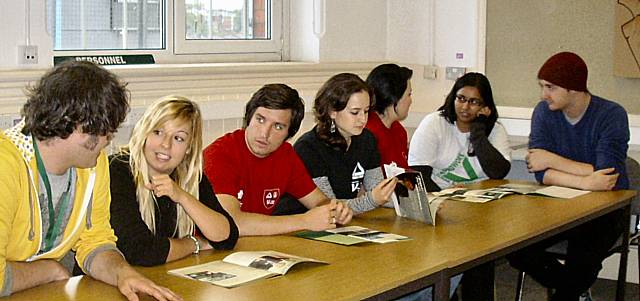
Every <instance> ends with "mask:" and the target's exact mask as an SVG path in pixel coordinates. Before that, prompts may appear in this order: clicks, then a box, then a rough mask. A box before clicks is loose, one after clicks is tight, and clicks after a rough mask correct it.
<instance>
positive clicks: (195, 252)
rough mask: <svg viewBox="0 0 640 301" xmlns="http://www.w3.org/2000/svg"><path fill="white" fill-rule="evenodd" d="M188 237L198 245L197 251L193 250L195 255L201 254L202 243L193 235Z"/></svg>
mask: <svg viewBox="0 0 640 301" xmlns="http://www.w3.org/2000/svg"><path fill="white" fill-rule="evenodd" d="M187 237H188V238H190V239H191V240H193V243H194V244H195V245H196V249H195V250H193V254H198V253H200V242H199V241H198V239H197V238H195V237H194V236H193V235H187Z"/></svg>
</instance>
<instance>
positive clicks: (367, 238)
mask: <svg viewBox="0 0 640 301" xmlns="http://www.w3.org/2000/svg"><path fill="white" fill-rule="evenodd" d="M296 236H298V237H302V238H307V239H314V240H320V241H326V242H331V243H334V244H340V245H347V246H350V245H355V244H359V243H363V242H374V243H380V244H385V243H390V242H396V241H401V240H408V239H410V238H408V237H406V236H402V235H398V234H393V233H385V232H382V231H378V230H371V229H368V228H365V227H360V226H349V227H340V228H335V229H329V230H325V231H301V232H298V233H296Z"/></svg>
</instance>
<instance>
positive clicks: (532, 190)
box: [434, 183, 590, 203]
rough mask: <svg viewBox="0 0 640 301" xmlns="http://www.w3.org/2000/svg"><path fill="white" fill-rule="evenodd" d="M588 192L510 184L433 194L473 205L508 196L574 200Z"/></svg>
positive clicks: (555, 187)
mask: <svg viewBox="0 0 640 301" xmlns="http://www.w3.org/2000/svg"><path fill="white" fill-rule="evenodd" d="M589 192H590V191H586V190H578V189H573V188H567V187H560V186H541V185H537V184H520V183H510V184H504V185H500V186H497V187H493V188H489V189H475V190H474V189H468V188H448V189H444V190H441V191H439V192H435V193H434V195H437V196H438V197H445V198H449V199H453V200H460V201H466V202H473V203H485V202H488V201H492V200H497V199H499V198H502V197H504V196H506V195H509V194H514V193H516V194H530V195H541V196H549V197H554V198H561V199H570V198H575V197H578V196H581V195H584V194H587V193H589Z"/></svg>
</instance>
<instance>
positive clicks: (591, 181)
mask: <svg viewBox="0 0 640 301" xmlns="http://www.w3.org/2000/svg"><path fill="white" fill-rule="evenodd" d="M587 74H588V71H587V65H586V64H585V62H584V61H583V60H582V58H580V57H579V56H578V55H576V54H575V53H571V52H561V53H557V54H555V55H553V56H552V57H550V58H549V59H548V60H547V61H546V62H545V63H544V65H542V67H541V68H540V71H539V72H538V82H539V84H540V87H541V89H542V101H540V103H538V105H537V106H536V108H535V109H534V111H533V116H532V118H531V133H530V135H529V153H528V155H527V158H526V159H527V166H528V168H529V172H533V173H535V177H536V179H537V180H538V182H540V183H543V184H546V185H558V186H567V187H573V188H578V189H583V190H592V191H597V190H600V191H602V190H616V189H627V188H628V187H629V180H628V178H627V174H626V170H625V160H626V158H627V149H628V142H629V123H628V120H627V112H626V111H625V110H624V108H622V106H620V105H618V104H617V103H615V102H612V101H609V100H606V99H603V98H601V97H598V96H595V95H592V94H591V93H590V92H589V90H587ZM623 227H624V223H623V219H622V211H621V210H617V211H614V212H612V213H609V214H607V215H605V216H602V217H600V218H598V219H595V220H593V221H590V222H588V223H586V224H584V225H581V226H579V227H577V228H575V229H573V230H570V231H568V232H566V233H562V234H560V235H558V236H556V237H553V238H551V239H548V240H545V241H543V242H540V243H538V244H536V245H533V246H531V247H529V248H526V249H524V250H522V251H520V252H518V253H516V254H513V255H511V256H509V261H510V263H511V265H513V266H514V267H515V268H517V269H519V270H522V271H524V272H526V273H527V274H529V275H530V276H532V277H533V278H534V279H536V280H537V281H538V282H540V283H541V284H542V285H544V286H546V287H548V288H553V289H555V293H554V295H553V296H552V300H579V297H580V295H581V294H583V293H585V292H586V291H587V290H588V289H589V287H590V286H591V285H592V284H593V282H594V281H595V280H596V278H597V276H598V272H599V271H600V269H602V265H601V262H602V260H604V259H605V257H606V255H607V251H608V250H609V249H610V248H611V247H612V246H613V244H614V243H615V242H616V240H617V239H618V237H620V235H621V234H622V232H623ZM561 240H567V242H568V248H567V259H566V260H565V263H564V264H561V263H560V262H559V261H558V260H556V259H555V258H554V257H553V256H551V255H549V254H547V253H546V252H545V249H546V248H547V247H549V246H551V245H553V244H554V243H557V242H558V241H561Z"/></svg>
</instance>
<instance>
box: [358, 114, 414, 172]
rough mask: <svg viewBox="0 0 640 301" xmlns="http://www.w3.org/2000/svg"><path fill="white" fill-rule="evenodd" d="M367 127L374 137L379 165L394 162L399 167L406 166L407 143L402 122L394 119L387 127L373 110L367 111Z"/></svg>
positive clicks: (407, 164)
mask: <svg viewBox="0 0 640 301" xmlns="http://www.w3.org/2000/svg"><path fill="white" fill-rule="evenodd" d="M367 129H369V131H371V133H373V136H375V137H376V141H377V144H378V151H379V152H380V165H381V166H382V165H383V164H389V163H391V162H396V164H397V165H398V166H400V167H404V168H408V167H409V163H407V154H408V150H409V147H408V144H407V131H406V130H405V129H404V127H403V126H402V124H400V122H398V121H394V122H393V123H392V124H391V128H387V127H386V126H384V123H382V120H380V116H378V114H377V113H376V112H374V111H371V112H369V121H368V122H367Z"/></svg>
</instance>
